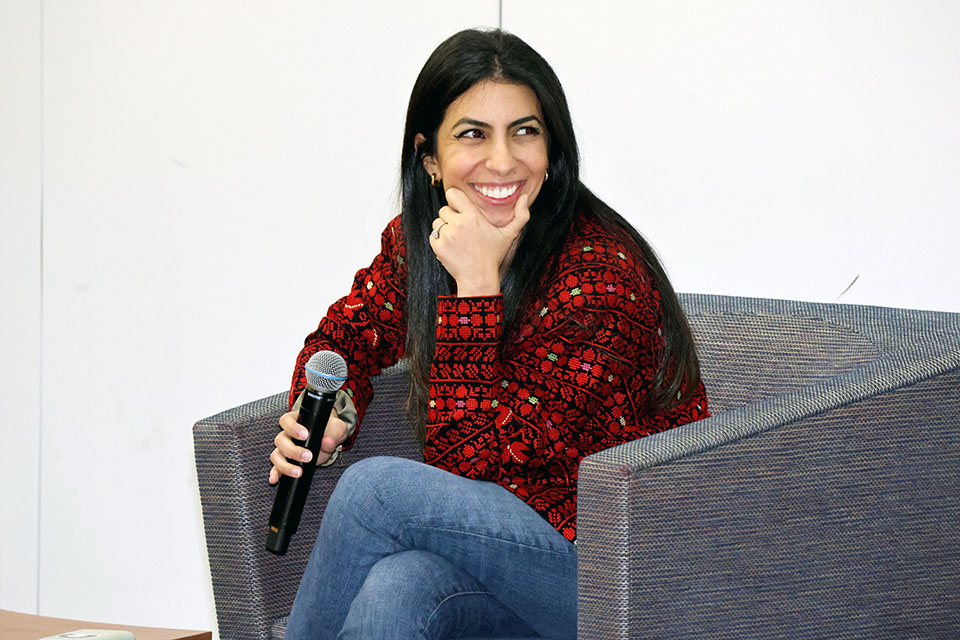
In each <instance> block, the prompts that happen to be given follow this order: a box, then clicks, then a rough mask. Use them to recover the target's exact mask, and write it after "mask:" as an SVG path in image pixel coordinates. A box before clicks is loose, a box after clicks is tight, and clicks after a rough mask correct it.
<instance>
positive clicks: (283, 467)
mask: <svg viewBox="0 0 960 640" xmlns="http://www.w3.org/2000/svg"><path fill="white" fill-rule="evenodd" d="M270 462H272V463H273V466H274V468H275V469H276V470H277V471H278V472H279V473H282V474H283V475H285V476H290V477H291V478H299V477H300V474H302V473H303V469H301V468H300V467H298V466H297V465H295V464H290V462H289V461H287V459H286V457H285V456H284V455H283V454H282V453H280V450H279V449H274V450H273V452H272V453H271V454H270Z"/></svg>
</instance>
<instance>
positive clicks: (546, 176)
mask: <svg viewBox="0 0 960 640" xmlns="http://www.w3.org/2000/svg"><path fill="white" fill-rule="evenodd" d="M549 179H550V172H549V171H544V172H543V181H544V182H546V181H547V180H549Z"/></svg>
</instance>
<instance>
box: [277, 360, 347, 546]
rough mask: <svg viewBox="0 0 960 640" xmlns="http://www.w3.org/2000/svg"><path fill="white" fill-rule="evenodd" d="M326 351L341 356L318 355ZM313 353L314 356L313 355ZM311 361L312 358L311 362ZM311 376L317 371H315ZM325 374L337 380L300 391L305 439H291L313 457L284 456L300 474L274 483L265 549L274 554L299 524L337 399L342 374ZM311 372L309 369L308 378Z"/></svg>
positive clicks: (301, 419)
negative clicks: (321, 445)
mask: <svg viewBox="0 0 960 640" xmlns="http://www.w3.org/2000/svg"><path fill="white" fill-rule="evenodd" d="M323 354H329V355H330V356H335V357H336V358H338V359H339V362H340V363H343V359H342V358H340V357H339V356H337V355H336V354H334V353H333V352H330V351H326V352H322V353H321V354H318V355H323ZM315 357H316V356H315ZM313 363H314V359H311V361H310V363H309V364H308V365H307V366H308V367H309V366H310V364H313ZM343 368H344V372H343V377H345V376H346V372H345V369H346V363H343ZM310 373H314V376H316V375H317V374H316V373H315V372H310ZM320 375H323V376H324V378H329V380H330V381H333V383H334V384H336V387H335V388H333V389H330V388H329V387H331V386H333V385H332V384H330V383H329V382H328V381H327V380H321V382H324V383H325V384H324V386H325V387H327V388H324V389H318V388H317V387H316V386H314V385H312V384H308V385H307V388H306V391H305V392H304V394H303V400H302V401H301V404H300V415H299V417H298V418H297V422H299V423H300V424H302V425H303V426H304V427H305V428H306V429H307V439H306V440H304V441H300V440H294V442H296V443H297V444H298V445H300V446H302V447H305V448H307V449H309V450H310V452H311V453H312V454H313V457H312V458H311V459H310V462H306V463H304V462H300V461H298V460H290V459H289V458H288V459H287V460H288V461H289V462H290V463H292V464H295V465H297V466H298V467H300V468H301V470H302V472H301V474H300V477H298V478H292V477H290V476H287V475H282V474H281V476H280V483H279V486H278V487H277V495H276V497H275V498H274V501H273V510H272V511H271V512H270V525H269V529H268V531H267V545H266V547H267V551H270V552H271V553H275V554H277V555H283V554H285V553H286V552H287V547H288V546H289V544H290V538H291V537H292V536H293V534H295V533H296V532H297V526H299V524H300V516H301V515H302V514H303V507H304V504H306V502H307V494H308V493H309V492H310V482H311V481H312V480H313V474H314V471H316V469H317V462H316V460H317V456H318V455H319V454H320V443H321V441H322V440H323V432H324V431H325V430H326V427H327V420H329V419H330V412H331V411H332V409H333V405H334V402H336V399H337V389H339V388H340V384H342V382H343V377H337V376H335V375H333V376H331V375H329V374H327V373H323V374H320ZM310 379H311V376H310V375H309V373H308V380H310Z"/></svg>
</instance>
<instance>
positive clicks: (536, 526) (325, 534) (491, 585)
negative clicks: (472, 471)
mask: <svg viewBox="0 0 960 640" xmlns="http://www.w3.org/2000/svg"><path fill="white" fill-rule="evenodd" d="M576 626H577V552H576V547H575V546H574V545H573V544H571V543H570V542H569V541H568V540H566V539H565V538H564V537H563V536H561V535H560V534H559V533H558V532H557V531H556V530H555V529H554V528H553V527H551V526H550V524H549V523H547V521H546V520H544V519H543V518H542V517H541V516H540V515H538V514H537V512H536V511H534V510H533V509H532V508H531V507H529V506H528V505H527V504H526V503H524V502H523V501H522V500H520V499H519V498H517V497H516V496H514V495H513V494H512V493H510V492H509V491H507V490H506V489H504V488H503V487H501V486H499V485H497V484H494V483H491V482H480V481H477V480H468V479H466V478H462V477H460V476H456V475H454V474H452V473H449V472H447V471H443V470H441V469H436V468H434V467H430V466H427V465H425V464H423V463H420V462H414V461H412V460H405V459H403V458H388V457H380V458H368V459H366V460H361V461H360V462H357V463H354V464H353V465H351V466H350V467H348V468H347V469H346V470H345V471H344V473H343V476H342V477H341V478H340V482H339V483H338V484H337V487H336V489H334V491H333V495H332V496H331V497H330V502H329V504H328V505H327V509H326V511H325V512H324V515H323V521H322V523H321V525H320V531H319V533H318V534H317V541H316V543H315V544H314V547H313V553H312V554H311V555H310V560H309V562H308V563H307V568H306V571H305V572H304V575H303V579H302V580H301V581H300V589H299V590H298V591H297V597H296V600H295V602H294V604H293V611H292V612H291V614H290V619H289V621H288V623H287V635H286V638H287V640H308V639H309V640H315V639H318V638H376V639H378V640H389V639H392V638H418V639H419V638H430V639H440V638H467V637H469V638H475V637H550V638H575V637H576Z"/></svg>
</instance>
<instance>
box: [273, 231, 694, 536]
mask: <svg viewBox="0 0 960 640" xmlns="http://www.w3.org/2000/svg"><path fill="white" fill-rule="evenodd" d="M634 247H635V245H634V244H633V243H631V242H629V240H627V239H626V237H625V236H624V237H623V238H618V237H616V235H613V234H611V233H610V232H609V231H607V230H606V229H605V228H604V227H602V226H601V225H600V223H599V222H597V221H595V220H593V219H590V218H588V217H586V216H583V215H581V216H579V217H578V219H576V220H575V221H574V225H573V227H572V228H571V230H570V233H569V236H568V239H567V241H566V243H565V245H564V248H563V250H562V252H561V253H560V254H559V255H558V256H556V257H555V261H554V264H553V266H552V268H551V269H549V276H548V277H549V281H548V282H545V283H544V285H545V286H544V287H543V288H542V289H541V290H542V291H543V292H544V293H543V295H542V296H541V297H540V298H539V299H538V300H537V301H536V302H535V303H533V304H530V305H528V307H527V308H525V309H521V310H519V311H518V313H517V317H516V320H515V321H514V323H513V329H512V330H511V332H510V335H508V336H505V335H503V325H502V296H500V295H496V296H485V297H475V298H457V297H455V296H443V297H441V298H440V299H439V300H438V301H437V349H436V357H435V358H434V362H433V367H432V369H431V372H430V408H429V413H428V419H427V433H426V443H425V447H424V461H425V462H426V463H427V464H431V465H433V466H436V467H439V468H442V469H446V470H448V471H450V472H452V473H455V474H458V475H461V476H465V477H468V478H475V479H479V480H488V481H491V482H496V483H498V484H500V485H501V486H503V487H506V488H507V489H509V490H510V491H512V492H513V493H514V494H515V495H517V496H518V497H520V498H521V499H523V500H524V501H526V502H527V503H528V504H529V505H530V506H531V507H533V508H534V509H535V510H536V511H538V512H539V513H540V514H541V515H542V516H543V517H544V518H546V519H547V520H548V521H549V522H550V524H551V525H553V526H554V528H556V529H557V530H558V531H559V532H560V533H561V534H563V535H564V536H565V537H566V538H567V539H569V540H574V539H575V538H576V515H577V506H576V505H577V493H576V492H577V470H578V467H579V464H580V461H581V460H582V459H583V458H584V457H585V456H587V455H590V454H591V453H596V452H597V451H600V450H602V449H606V448H608V447H611V446H614V445H617V444H621V443H623V442H627V441H629V440H634V439H636V438H639V437H642V436H646V435H649V434H651V433H656V432H658V431H664V430H666V429H669V428H672V427H675V426H678V425H681V424H685V423H687V422H692V421H694V420H699V419H701V418H704V417H707V416H708V415H709V413H708V409H707V397H706V393H705V391H704V388H703V385H702V384H700V385H699V386H698V388H697V389H696V390H695V392H694V393H693V396H692V398H691V399H690V400H689V401H687V402H684V403H682V404H680V405H679V406H677V407H675V408H674V409H672V410H669V411H663V410H658V409H653V408H651V406H650V403H649V401H648V397H649V393H650V389H651V384H652V381H653V378H654V375H655V373H656V370H657V365H658V363H659V361H660V358H661V354H662V350H663V338H662V334H661V332H662V320H661V315H660V292H659V291H658V290H657V288H656V286H655V284H654V282H653V278H652V277H651V275H650V274H649V272H648V270H647V267H646V265H645V264H644V262H643V260H642V258H641V257H640V256H638V255H636V252H637V249H635V248H634ZM405 282H406V269H405V267H404V246H403V240H402V231H401V226H400V219H399V217H398V218H395V219H394V220H392V221H391V222H390V223H389V224H388V225H387V228H386V229H385V230H384V232H383V236H382V242H381V251H380V253H379V254H378V255H377V256H376V258H374V260H373V263H372V264H371V265H370V267H368V268H366V269H362V270H360V271H359V272H358V273H357V275H356V277H355V279H354V283H353V287H352V289H351V291H350V293H349V295H347V296H346V297H344V298H341V299H340V300H338V301H337V302H336V303H334V304H333V305H332V306H331V307H330V309H329V311H328V312H327V315H326V317H324V318H323V320H322V321H321V322H320V325H319V327H318V328H317V330H316V331H314V332H313V333H311V334H310V335H309V336H307V338H306V340H305V343H304V348H303V350H302V351H301V352H300V355H299V357H298V359H297V366H296V369H295V371H294V375H293V384H292V387H291V392H290V403H291V406H292V404H293V402H294V401H295V400H296V398H297V396H298V395H299V394H300V392H301V391H302V390H303V388H304V386H305V384H306V383H305V379H304V364H305V363H306V362H307V360H309V358H310V356H312V355H313V354H314V353H316V352H317V351H321V350H324V349H329V350H332V351H336V352H337V353H340V354H341V355H342V356H343V357H344V358H345V359H346V361H347V364H348V366H349V372H350V378H349V380H348V381H347V382H346V384H345V385H344V388H345V389H346V391H347V393H349V394H350V395H351V396H352V398H353V401H354V404H355V405H356V407H357V413H358V416H359V423H358V429H357V433H355V434H354V436H353V437H354V438H356V437H357V435H358V433H359V432H360V431H361V430H362V426H361V425H362V420H363V414H364V412H365V410H366V408H367V406H368V405H369V403H370V401H371V399H372V395H373V391H372V386H371V384H370V378H371V377H372V376H374V375H376V374H377V373H379V372H380V370H381V369H382V368H385V367H388V366H391V365H393V364H395V363H396V362H397V361H398V360H399V359H400V358H401V357H402V356H403V352H404V342H405V338H406V324H405V320H404V303H405V295H404V283H405ZM504 341H505V342H504ZM350 444H352V441H351V442H349V443H346V444H345V448H347V447H348V446H349V445H350Z"/></svg>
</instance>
